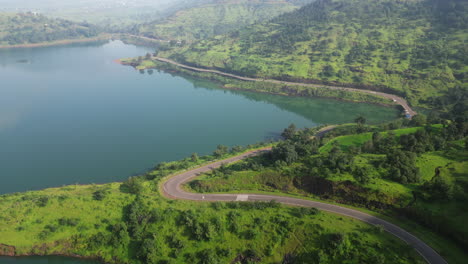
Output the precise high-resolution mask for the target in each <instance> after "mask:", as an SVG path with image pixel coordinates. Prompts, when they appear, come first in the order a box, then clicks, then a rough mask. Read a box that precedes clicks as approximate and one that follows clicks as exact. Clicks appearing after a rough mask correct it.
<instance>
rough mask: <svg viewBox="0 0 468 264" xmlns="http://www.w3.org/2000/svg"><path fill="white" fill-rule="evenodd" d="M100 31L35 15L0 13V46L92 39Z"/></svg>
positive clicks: (88, 26) (86, 25)
mask: <svg viewBox="0 0 468 264" xmlns="http://www.w3.org/2000/svg"><path fill="white" fill-rule="evenodd" d="M99 33H100V30H99V29H98V28H97V27H96V26H92V25H90V24H88V23H75V22H70V21H67V20H63V19H52V18H47V17H45V16H43V15H40V14H36V13H18V14H4V13H3V14H2V13H0V45H17V44H33V43H42V42H54V41H58V40H70V39H83V38H93V37H96V36H98V34H99Z"/></svg>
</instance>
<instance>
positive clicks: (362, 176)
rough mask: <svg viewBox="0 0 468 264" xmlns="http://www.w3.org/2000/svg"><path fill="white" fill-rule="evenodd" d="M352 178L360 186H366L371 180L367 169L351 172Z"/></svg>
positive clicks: (361, 168)
mask: <svg viewBox="0 0 468 264" xmlns="http://www.w3.org/2000/svg"><path fill="white" fill-rule="evenodd" d="M353 176H354V178H355V179H356V181H358V182H359V183H360V184H368V183H369V182H370V180H371V176H370V172H369V170H368V169H367V167H357V168H355V169H354V171H353Z"/></svg>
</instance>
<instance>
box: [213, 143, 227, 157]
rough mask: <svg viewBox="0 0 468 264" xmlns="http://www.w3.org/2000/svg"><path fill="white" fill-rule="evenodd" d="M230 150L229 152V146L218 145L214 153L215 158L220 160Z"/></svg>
mask: <svg viewBox="0 0 468 264" xmlns="http://www.w3.org/2000/svg"><path fill="white" fill-rule="evenodd" d="M228 150H229V148H228V147H227V146H224V145H218V147H217V148H216V150H215V151H214V152H213V156H215V157H216V158H220V157H222V156H223V155H225V154H227V153H228Z"/></svg>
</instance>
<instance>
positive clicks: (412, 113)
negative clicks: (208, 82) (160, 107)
mask: <svg viewBox="0 0 468 264" xmlns="http://www.w3.org/2000/svg"><path fill="white" fill-rule="evenodd" d="M153 59H155V60H158V61H161V62H166V63H169V64H172V65H175V66H178V67H181V68H184V69H188V70H192V71H197V72H207V73H214V74H218V75H223V76H226V77H230V78H235V79H238V80H242V81H250V82H267V83H274V84H285V85H297V86H303V87H314V88H326V89H331V90H341V91H350V92H358V93H367V94H372V95H377V96H380V97H383V98H387V99H390V100H392V101H393V102H394V103H396V104H399V105H401V107H403V109H404V110H405V114H409V115H410V118H411V117H413V116H415V115H416V114H417V113H416V112H415V111H414V110H413V109H412V108H411V107H410V106H409V104H408V102H407V101H406V100H405V99H403V98H401V97H399V96H397V95H393V94H387V93H382V92H375V91H370V90H362V89H356V88H346V87H339V86H328V85H318V84H310V83H298V82H286V81H279V80H273V79H257V78H249V77H243V76H239V75H235V74H230V73H226V72H222V71H217V70H209V69H203V68H197V67H192V66H188V65H185V64H181V63H178V62H175V61H173V60H170V59H166V58H160V57H153Z"/></svg>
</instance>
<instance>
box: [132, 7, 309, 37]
mask: <svg viewBox="0 0 468 264" xmlns="http://www.w3.org/2000/svg"><path fill="white" fill-rule="evenodd" d="M310 1H311V0H302V1H300V0H286V1H284V0H273V1H272V0H253V1H252V0H240V1H232V0H213V1H206V2H205V3H204V4H202V5H199V6H195V7H190V8H187V9H184V10H180V11H178V12H176V13H175V14H174V15H173V16H170V17H169V18H167V19H165V20H163V21H153V22H151V23H146V24H142V25H139V26H136V27H135V28H134V29H133V31H132V33H133V34H138V35H144V36H147V37H151V38H156V39H164V40H187V41H192V40H196V39H205V38H208V37H212V36H214V35H219V34H224V33H226V32H229V31H231V30H234V29H240V28H242V27H244V26H247V25H251V24H254V23H256V22H260V21H266V20H268V19H271V18H273V17H275V16H278V15H280V14H282V13H285V12H290V11H293V10H295V9H297V8H298V6H299V4H301V3H304V2H310Z"/></svg>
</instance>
